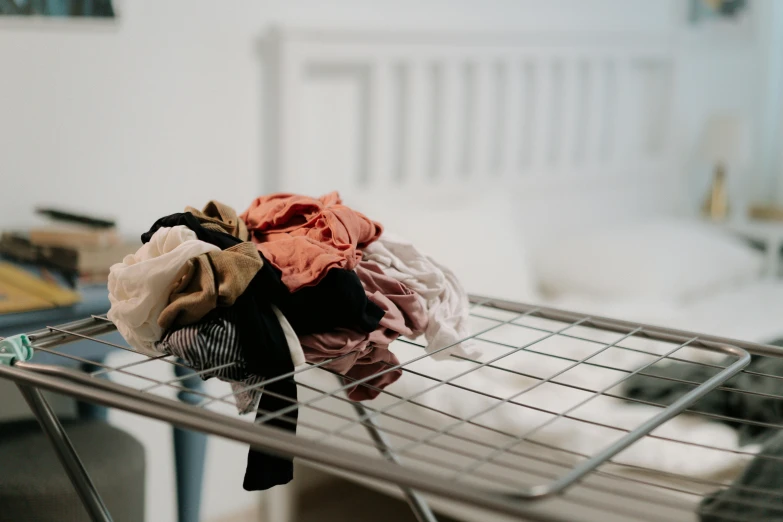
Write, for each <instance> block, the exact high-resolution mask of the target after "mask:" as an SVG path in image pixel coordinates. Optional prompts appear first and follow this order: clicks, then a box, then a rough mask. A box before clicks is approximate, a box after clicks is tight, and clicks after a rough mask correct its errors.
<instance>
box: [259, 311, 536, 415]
mask: <svg viewBox="0 0 783 522" xmlns="http://www.w3.org/2000/svg"><path fill="white" fill-rule="evenodd" d="M535 311H536V309H535V308H532V309H531V310H530V311H528V312H523V313H520V314H519V315H518V316H517V317H512V318H511V319H509V320H508V321H505V322H503V323H500V324H496V325H494V326H491V327H489V328H486V329H484V330H482V331H481V332H479V334H477V335H480V334H482V333H486V332H489V331H491V330H494V329H495V328H499V327H501V326H503V325H504V324H507V323H510V322H511V321H515V320H517V319H520V318H522V317H524V316H525V315H527V314H532V313H534V312H535ZM461 342H463V340H460V341H458V342H456V343H452V344H450V345H448V346H444V347H442V348H438V349H437V350H434V351H432V352H429V353H426V354H424V355H420V356H418V357H414V358H413V359H411V360H409V361H406V362H405V363H401V364H395V365H393V366H390V367H388V368H386V369H385V370H382V371H380V372H378V373H376V374H374V375H370V376H368V377H364V378H362V379H359V380H357V381H354V382H352V383H350V384H346V385H345V386H340V387H338V388H336V389H334V390H332V391H331V392H329V393H326V394H324V395H323V396H321V397H316V398H315V399H311V400H310V401H308V402H306V403H302V404H300V405H298V406H289V407H288V408H283V409H282V410H280V411H279V412H277V413H276V414H275V415H273V416H264V418H263V419H261V422H267V421H269V420H271V419H273V418H275V417H279V416H281V415H285V414H286V413H288V412H289V411H293V410H295V409H297V408H298V407H301V406H308V405H309V404H310V403H312V402H315V401H318V400H321V399H323V398H325V397H330V396H333V395H334V394H336V393H340V392H341V391H345V390H347V389H349V388H352V387H354V386H357V385H359V384H364V383H366V382H367V381H370V380H372V379H375V378H377V377H378V376H379V375H383V374H385V373H389V372H392V371H394V370H396V369H398V368H402V367H404V366H406V365H409V364H411V363H414V362H416V361H420V360H421V359H425V358H427V357H430V356H432V355H435V354H436V353H440V352H443V351H444V350H448V349H449V348H451V347H453V346H456V345H458V344H460V343H461Z"/></svg>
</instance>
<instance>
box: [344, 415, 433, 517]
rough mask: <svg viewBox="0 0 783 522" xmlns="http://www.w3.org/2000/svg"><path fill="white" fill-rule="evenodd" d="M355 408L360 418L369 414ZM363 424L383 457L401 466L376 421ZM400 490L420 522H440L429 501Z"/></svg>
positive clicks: (402, 488)
mask: <svg viewBox="0 0 783 522" xmlns="http://www.w3.org/2000/svg"><path fill="white" fill-rule="evenodd" d="M353 408H354V409H355V410H356V413H357V415H359V418H362V417H364V416H365V414H366V413H367V410H365V408H364V406H362V405H361V404H360V403H358V402H353ZM362 424H363V425H364V427H365V428H366V429H367V433H369V434H370V437H371V438H372V440H373V442H375V445H376V447H377V448H378V451H379V452H380V453H381V455H383V456H384V457H385V458H386V459H387V460H389V461H390V462H394V463H395V464H399V463H400V460H399V459H398V458H397V455H395V454H394V451H392V449H391V446H390V445H389V443H388V442H387V441H386V437H384V435H383V433H381V431H380V430H379V429H378V425H377V424H375V421H374V420H372V419H367V420H365V421H364V422H362ZM400 489H401V490H402V494H403V495H405V500H406V501H407V502H408V506H410V508H411V511H413V514H414V516H415V517H416V520H418V522H438V519H437V518H436V517H435V514H434V513H433V512H432V510H431V509H430V506H429V504H427V501H426V500H424V498H422V496H421V495H419V494H418V493H417V492H416V491H414V490H413V489H411V488H408V487H404V486H403V487H400Z"/></svg>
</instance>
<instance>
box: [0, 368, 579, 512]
mask: <svg viewBox="0 0 783 522" xmlns="http://www.w3.org/2000/svg"><path fill="white" fill-rule="evenodd" d="M19 364H20V363H18V364H17V365H14V366H0V376H2V377H4V378H7V379H10V380H12V381H14V382H16V383H18V384H28V385H30V386H34V387H37V388H43V389H47V390H52V391H56V392H60V393H64V394H66V395H71V396H73V397H76V398H80V399H84V400H88V401H92V402H96V403H99V404H102V405H104V406H110V407H114V408H118V409H121V410H125V411H129V412H131V413H137V414H139V415H144V416H147V417H150V418H153V419H158V420H161V421H164V422H168V423H171V424H176V425H178V426H182V427H185V428H190V429H195V430H200V431H203V432H206V433H211V434H213V435H218V436H221V437H225V438H228V439H232V440H236V441H238V442H243V443H245V444H249V445H251V446H252V447H254V448H257V449H261V450H264V451H269V452H273V453H276V454H279V455H288V456H293V457H297V458H301V459H303V460H308V461H312V462H315V463H319V464H323V465H326V466H332V467H334V468H337V469H342V470H344V471H348V472H353V473H358V474H360V475H365V476H367V477H370V478H375V479H378V480H382V481H385V482H391V483H393V484H398V485H402V486H408V487H411V488H415V489H419V490H422V491H426V492H429V493H432V494H433V495H436V496H440V497H443V498H448V499H452V500H457V501H461V502H467V503H470V504H473V505H475V506H477V507H481V508H486V509H490V510H494V511H497V512H499V513H505V514H508V515H512V516H522V517H525V516H526V517H528V518H530V519H532V520H538V521H541V522H550V521H552V522H569V521H568V520H566V519H563V518H560V517H557V516H554V515H553V514H550V513H543V512H541V511H540V510H538V509H535V508H534V506H530V505H528V504H527V503H524V502H518V501H517V500H516V499H513V498H511V497H507V496H502V495H498V494H495V493H493V492H490V491H486V490H484V489H481V488H476V487H473V486H463V485H460V484H455V483H454V482H452V481H448V480H445V479H444V478H443V477H440V476H438V475H435V474H433V473H431V472H427V471H422V470H409V469H405V468H402V467H400V466H399V465H397V464H394V463H391V462H384V461H379V460H378V459H369V458H366V457H362V456H359V455H356V454H355V453H353V452H350V451H346V450H343V449H340V448H335V447H332V446H325V445H323V444H318V443H316V442H315V441H310V440H302V439H301V438H297V437H296V436H295V435H292V434H290V433H287V432H284V431H281V430H279V429H275V428H271V427H267V426H264V425H257V424H256V425H249V424H248V423H247V422H244V421H242V420H240V419H233V418H227V417H226V416H225V415H220V414H218V413H214V412H211V411H207V410H203V409H199V408H195V407H189V406H187V405H184V404H179V403H176V402H174V401H171V400H166V399H162V398H159V397H156V396H154V395H149V394H142V393H141V392H136V391H135V390H128V389H125V388H124V387H122V386H120V385H115V384H114V383H111V382H103V380H96V379H93V380H92V381H93V382H92V383H91V384H92V386H90V382H89V381H88V382H87V383H84V382H81V383H80V382H78V379H76V377H78V375H73V374H74V373H76V372H70V371H67V369H65V368H59V367H52V366H44V365H33V364H30V363H26V364H24V368H22V367H17V366H19ZM31 370H33V371H31ZM72 379H74V380H75V381H76V382H74V380H72ZM87 379H89V377H87ZM85 384H87V385H86V386H85ZM96 385H99V386H96ZM249 427H250V428H252V429H248V428H249Z"/></svg>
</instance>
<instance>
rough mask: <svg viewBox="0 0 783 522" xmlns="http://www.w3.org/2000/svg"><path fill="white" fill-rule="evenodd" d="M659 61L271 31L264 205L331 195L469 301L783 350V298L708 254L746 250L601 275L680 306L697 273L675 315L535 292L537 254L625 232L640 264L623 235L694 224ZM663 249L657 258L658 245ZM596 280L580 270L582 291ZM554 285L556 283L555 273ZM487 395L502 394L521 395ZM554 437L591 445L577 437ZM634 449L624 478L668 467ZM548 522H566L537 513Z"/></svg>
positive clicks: (496, 43)
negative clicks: (453, 275) (632, 469)
mask: <svg viewBox="0 0 783 522" xmlns="http://www.w3.org/2000/svg"><path fill="white" fill-rule="evenodd" d="M669 42H670V38H669V35H667V34H617V35H612V36H607V35H594V34H568V35H564V34H535V33H533V34H511V35H501V36H486V35H474V34H450V35H441V36H424V35H417V34H407V33H399V32H392V31H389V32H385V33H380V34H379V33H373V34H366V33H361V32H351V31H340V32H335V31H331V32H330V31H319V30H292V29H276V30H274V31H272V32H271V33H270V36H269V38H268V41H267V42H266V51H267V52H266V53H265V59H266V63H265V65H266V67H265V69H264V72H265V77H266V80H267V81H266V86H265V92H264V100H265V108H266V110H265V115H266V116H265V143H266V144H267V145H268V147H267V148H266V149H265V150H266V158H267V165H266V169H265V172H264V177H263V190H264V191H265V192H270V191H277V190H283V191H292V192H304V193H308V194H312V195H318V194H320V193H324V192H327V191H331V190H339V191H340V193H341V194H342V196H343V199H344V200H345V201H346V202H347V203H349V204H350V205H352V206H355V207H357V208H359V209H361V210H363V211H364V212H365V213H367V214H368V215H369V216H370V217H372V218H374V219H377V220H379V221H381V222H382V223H384V224H385V225H386V226H387V229H389V230H393V231H395V232H397V233H401V234H403V235H406V236H408V237H409V239H411V240H413V241H414V243H416V244H417V245H418V246H419V247H420V248H421V249H422V250H424V251H425V252H427V253H429V254H431V255H433V257H436V258H437V259H438V260H439V261H441V262H442V263H444V264H446V265H452V266H453V268H455V270H456V271H457V273H458V275H460V276H461V277H462V279H463V281H464V283H465V286H466V287H467V289H468V290H469V291H470V292H472V293H477V294H482V295H494V296H497V297H501V298H505V299H513V300H518V301H523V302H534V303H536V304H544V305H550V306H556V307H560V308H564V309H571V310H575V311H580V312H586V313H594V314H598V315H604V316H611V317H616V318H619V319H629V320H633V321H638V322H646V323H650V324H658V325H662V326H672V327H676V328H681V329H686V330H692V331H703V332H705V333H709V334H715V335H721V336H725V337H730V338H738V339H743V340H749V341H757V342H765V343H766V342H771V341H774V340H777V339H780V338H783V320H781V318H780V310H783V283H770V282H769V281H764V280H761V279H760V277H759V278H754V277H753V276H754V275H755V274H756V273H758V274H759V276H760V273H761V268H762V267H761V265H760V264H758V266H756V265H755V264H754V263H756V257H754V254H753V253H746V254H738V256H739V257H738V259H736V261H737V265H736V266H732V267H728V266H727V265H726V263H727V261H726V260H725V256H722V255H720V254H721V253H723V252H724V251H728V252H729V253H732V252H735V251H737V250H741V249H742V248H744V247H742V246H739V245H737V244H736V243H732V242H731V240H729V239H726V243H732V244H730V245H728V246H725V245H724V246H721V245H720V241H721V240H716V241H717V243H718V246H717V247H716V248H717V250H716V253H717V254H718V255H717V256H712V257H710V258H709V259H710V261H709V262H707V263H706V264H705V262H704V259H703V258H698V249H696V250H693V249H691V250H693V251H694V252H696V253H695V254H694V255H696V257H694V258H689V257H688V256H689V252H690V250H689V249H688V248H683V249H681V250H680V249H678V251H677V252H676V255H675V257H676V258H677V259H676V261H675V262H671V259H670V258H671V257H672V255H673V254H672V253H671V252H665V253H664V255H665V256H668V263H664V265H665V266H664V267H663V268H659V263H656V262H654V260H653V261H650V259H649V257H650V256H647V257H646V258H644V260H643V263H642V265H640V266H632V265H624V269H625V270H626V272H625V273H622V274H620V273H615V274H611V275H613V276H616V277H617V278H618V279H623V278H625V280H627V281H630V282H631V283H633V282H634V281H635V280H648V279H645V278H653V279H649V280H651V281H653V282H655V279H654V277H657V275H656V271H658V270H664V269H665V270H668V271H669V272H672V271H674V272H677V273H675V274H674V275H671V276H670V275H666V274H664V275H663V276H661V277H664V280H665V281H670V282H671V281H673V283H672V286H673V287H675V288H674V290H677V288H676V287H679V286H681V285H679V284H675V283H677V282H678V281H682V280H683V278H684V280H685V281H686V282H687V281H689V280H690V278H692V277H696V276H695V275H693V274H694V272H693V271H694V270H695V271H696V272H695V273H696V274H699V273H700V272H706V271H707V270H706V269H705V270H701V271H700V270H699V266H702V267H709V268H710V270H712V271H713V272H715V273H714V274H712V276H711V279H709V280H706V281H705V282H704V284H702V285H701V286H700V287H699V288H698V290H699V292H697V293H695V294H693V295H688V296H687V299H686V298H682V296H681V295H679V294H678V293H677V292H674V294H672V295H668V294H666V293H665V292H663V291H662V289H660V288H658V287H656V285H647V286H648V287H647V290H649V289H650V288H652V289H653V290H655V291H656V292H657V293H654V295H652V296H651V295H644V294H645V292H642V295H635V294H634V293H633V291H632V290H629V293H628V295H622V296H621V297H611V296H609V297H607V296H606V295H603V296H602V295H599V296H595V295H589V293H586V292H585V291H583V290H584V289H581V288H580V289H579V291H578V292H570V291H569V288H568V287H566V288H558V291H557V293H556V294H554V295H552V294H548V293H546V292H542V286H546V285H542V279H541V274H542V270H541V263H545V267H544V268H547V269H550V268H552V263H551V262H547V261H546V259H547V256H542V255H541V253H542V252H544V251H545V250H546V249H550V254H549V255H551V250H552V248H553V247H552V244H553V242H556V241H560V242H563V241H566V243H568V241H567V238H569V237H574V238H576V237H581V238H582V240H583V241H584V240H585V238H590V234H594V233H595V232H596V231H597V230H598V231H601V230H610V231H611V230H614V228H613V227H615V226H616V224H617V223H622V224H623V226H624V227H626V228H625V230H626V231H627V236H626V237H627V238H628V239H629V242H628V246H627V248H633V249H637V250H638V248H637V247H638V245H639V244H641V243H639V234H636V233H635V232H634V227H635V226H636V225H637V224H638V225H639V227H641V228H640V230H642V231H644V230H645V228H644V227H645V226H647V224H648V223H658V222H666V223H668V225H667V226H670V227H671V226H674V227H675V229H676V223H678V222H679V221H672V219H683V220H687V216H689V215H690V214H691V212H690V211H689V208H688V204H687V201H685V200H686V199H687V198H683V197H682V194H684V192H685V191H684V187H683V185H682V184H683V177H682V172H681V169H682V165H683V161H682V158H679V157H678V156H677V155H675V154H674V152H673V151H674V150H675V147H673V144H672V143H670V142H669V140H668V139H667V138H668V136H669V135H670V132H669V131H670V118H669V113H670V110H671V107H672V106H673V96H674V93H676V92H677V89H676V81H677V78H676V77H675V75H674V71H675V70H676V67H675V58H674V57H673V54H672V52H671V48H670V47H669ZM691 222H692V221H691ZM672 223H674V224H675V225H672ZM682 223H686V224H687V223H689V222H688V221H682ZM683 226H689V225H683ZM699 233H700V232H699V231H696V232H695V234H699ZM610 236H611V237H619V238H620V239H618V240H617V242H615V243H612V244H611V245H610V246H611V248H612V249H615V250H617V251H618V252H622V250H623V248H624V245H625V244H624V243H623V239H622V237H623V234H622V233H619V234H615V235H614V236H612V235H611V234H610ZM632 240H633V241H632ZM634 241H636V242H634ZM642 243H643V242H642ZM685 243H686V244H691V243H690V241H689V240H687V241H685ZM587 244H591V243H590V240H589V239H588V240H587ZM661 244H663V245H666V244H667V243H666V238H665V237H664V238H663V243H661ZM674 244H675V245H678V243H676V242H675V243H674ZM653 246H654V245H653ZM722 248H723V249H724V250H721V249H722ZM726 249H728V250H726ZM554 252H555V254H556V253H557V252H558V250H557V248H555V249H554ZM562 252H570V253H569V255H574V256H575V258H574V259H571V260H570V261H572V262H571V263H570V264H569V266H568V267H567V268H564V269H563V270H566V269H567V270H569V271H570V272H571V273H570V275H571V276H573V274H574V272H576V274H577V275H579V274H580V273H579V256H580V254H579V251H575V252H576V253H574V251H569V250H568V249H566V250H562ZM743 256H744V257H743ZM729 257H731V256H729ZM758 258H760V256H758ZM542 259H543V261H542ZM596 259H597V260H598V261H599V263H598V265H595V266H600V259H601V258H600V257H598V258H596ZM537 263H538V264H539V266H538V267H536V264H537ZM758 263H760V261H758ZM595 266H590V265H585V266H584V267H583V268H582V270H583V272H582V273H583V274H584V276H585V278H587V277H588V275H589V274H590V273H591V271H594V269H595ZM561 268H562V267H561ZM678 270H679V272H678ZM683 270H685V272H683ZM687 270H691V272H690V273H689V272H687ZM732 270H733V271H732ZM546 271H547V270H544V271H543V272H546ZM549 272H550V273H549V274H548V275H547V277H548V278H549V279H550V280H554V281H555V282H557V281H558V272H557V271H553V270H549ZM723 273H726V274H728V275H726V276H725V277H722V274H723ZM699 275H700V274H699ZM666 278H668V279H666ZM565 279H567V278H565V277H563V278H562V280H565ZM631 286H632V285H631ZM642 286H644V285H642ZM657 290H661V291H657ZM647 293H648V294H649V293H650V292H647ZM394 350H395V351H396V353H398V355H399V356H400V359H401V360H403V361H404V360H405V358H406V357H412V356H413V355H412V354H413V353H416V352H415V350H417V348H416V347H412V346H411V345H406V344H402V343H399V344H397V345H395V346H394ZM411 350H413V351H411ZM626 362H627V364H628V365H630V366H631V367H632V366H633V365H634V364H636V365H638V364H639V362H638V360H636V361H635V360H632V359H629V360H628V361H626ZM423 364H425V363H423ZM426 364H430V365H431V367H428V368H427V369H428V371H430V372H441V373H443V374H444V375H445V374H448V372H449V371H451V370H450V369H449V368H450V367H449V364H451V363H436V362H432V363H426ZM439 364H440V366H439ZM525 364H526V365H527V366H526V367H527V368H528V369H529V368H530V367H531V366H530V365H532V367H535V363H530V362H527V363H525ZM540 369H541V371H542V372H543V371H545V370H546V364H544V365H543V366H542V367H541V368H540ZM309 373H312V372H308V374H309ZM583 377H584V376H583ZM576 378H577V379H579V378H580V377H579V376H577V377H576ZM476 379H482V377H481V376H480V375H479V376H477V377H476ZM482 385H485V386H492V383H490V382H485V383H482ZM495 385H496V386H497V387H498V389H499V390H502V389H504V388H503V387H504V386H505V387H510V388H511V389H514V387H518V386H519V385H520V383H519V382H507V383H496V384H495ZM410 386H414V387H415V386H416V383H415V382H413V381H411V380H408V379H401V380H400V381H398V383H396V384H395V385H393V387H392V388H391V389H394V387H408V388H405V391H406V393H410V389H411V388H409V387H410ZM505 389H509V388H505ZM499 394H500V395H502V393H501V392H500V391H499ZM540 399H541V400H544V401H546V400H547V398H546V396H545V395H544V396H542V397H540ZM433 400H437V399H433ZM442 400H443V401H446V402H448V400H449V398H448V397H444V398H443V399H442ZM449 404H450V407H454V408H460V407H462V406H463V405H460V404H455V403H449ZM440 407H444V406H443V404H441V405H440ZM634 411H637V410H634ZM638 411H641V410H638ZM594 413H595V415H597V416H600V415H603V414H604V413H605V411H603V410H602V411H596V412H594ZM409 414H410V415H419V414H420V413H417V412H415V411H411V412H409ZM633 415H636V413H633V414H631V417H633ZM639 415H641V416H644V414H643V413H640V414H639ZM510 418H511V419H512V421H509V422H511V423H512V424H513V423H515V422H518V419H513V418H512V417H506V418H504V417H503V414H502V413H498V416H497V417H495V418H494V422H498V423H500V424H503V423H504V422H506V421H508V420H509V419H510ZM638 418H641V417H639V416H637V417H636V420H637V421H638ZM429 420H430V421H432V419H429ZM615 421H616V422H622V420H618V419H615ZM523 423H524V422H523ZM678 423H680V424H678ZM705 426H706V427H705ZM517 427H518V426H517ZM667 429H670V430H673V432H676V433H677V434H678V435H682V436H683V437H689V436H690V437H695V438H696V439H698V438H699V437H700V436H704V437H706V440H708V441H710V442H711V443H713V444H717V445H721V444H725V445H726V446H727V447H736V444H737V442H736V440H732V437H733V435H732V434H731V433H729V432H730V431H731V430H729V428H727V427H725V426H719V425H716V424H714V423H710V424H709V426H707V422H706V421H704V420H703V419H698V421H693V420H692V419H687V418H686V419H677V422H672V423H670V424H669V425H667ZM557 436H559V437H561V438H562V439H563V440H566V441H567V440H568V439H569V437H571V439H573V440H571V442H574V443H580V444H581V443H584V444H587V445H589V444H590V443H589V442H584V441H587V440H590V436H589V435H586V434H585V433H584V432H569V431H567V430H566V431H564V432H562V433H560V434H559V435H557ZM553 437H555V435H553ZM574 437H576V438H574ZM580 437H582V438H583V439H584V440H581V441H580V440H577V439H579V438H580ZM595 437H596V441H597V440H598V439H600V438H601V435H598V434H596V435H595ZM597 443H598V442H596V444H597ZM732 445H734V446H732ZM634 448H635V449H637V450H639V451H637V454H636V457H633V456H632V457H631V458H632V459H633V458H638V459H642V460H644V459H647V458H648V457H649V455H656V458H657V459H658V460H661V461H667V460H669V461H676V460H677V459H678V458H680V457H681V456H682V453H681V449H672V448H671V447H670V448H668V449H667V448H665V447H657V448H652V449H650V448H649V447H648V448H647V449H646V450H645V449H644V448H641V449H640V447H636V446H635V447H634ZM634 448H632V450H633V449H634ZM591 449H593V448H591ZM667 451H668V452H669V453H667ZM751 451H752V450H751ZM655 452H658V453H655ZM629 454H630V452H629ZM645 455H647V456H645ZM720 458H722V459H723V461H719V459H718V457H716V458H715V459H713V461H711V462H712V464H714V466H713V467H712V468H710V469H688V466H687V465H686V464H683V466H685V467H684V468H683V469H682V471H683V472H684V473H691V472H692V473H695V474H697V475H699V474H702V475H704V476H709V475H717V474H725V473H728V472H731V471H732V470H735V471H736V469H737V468H738V467H739V466H740V465H741V464H742V462H745V461H746V460H747V458H748V456H747V455H744V456H743V455H738V456H737V458H735V459H726V458H725V456H724V455H721V456H720ZM705 459H706V460H710V458H708V457H705V458H704V459H702V460H705ZM653 460H655V459H653ZM696 460H698V459H696ZM691 462H694V460H693V457H692V460H691ZM662 465H663V467H664V468H665V467H666V464H665V463H664V464H662ZM672 466H674V467H675V468H676V467H677V466H678V464H677V463H676V462H675V463H674V464H672ZM707 468H709V466H707ZM393 490H394V488H390V489H389V491H393ZM285 491H289V492H291V488H289V489H288V490H286V489H282V490H279V491H278V492H277V493H276V494H274V495H272V498H274V499H276V501H277V502H278V503H285V502H286V501H290V499H291V497H290V496H286V493H285ZM577 494H578V493H577ZM286 499H287V500H286ZM555 503H557V501H555ZM436 505H437V506H438V507H439V508H440V509H442V510H444V511H446V512H448V513H449V514H451V515H453V516H456V517H458V518H461V519H464V520H487V516H486V514H481V513H475V512H472V511H470V510H465V509H463V508H462V507H457V506H456V505H454V504H451V503H448V502H443V501H436ZM560 508H562V509H564V510H566V511H564V512H566V513H567V512H568V509H569V508H568V506H561V507H557V506H556V505H555V506H554V507H552V506H548V507H547V509H554V510H558V509H560ZM619 519H622V518H619ZM498 520H500V519H498Z"/></svg>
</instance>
